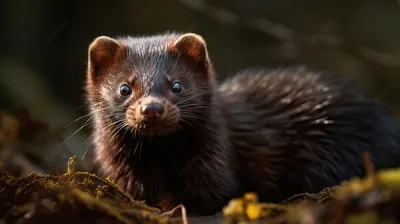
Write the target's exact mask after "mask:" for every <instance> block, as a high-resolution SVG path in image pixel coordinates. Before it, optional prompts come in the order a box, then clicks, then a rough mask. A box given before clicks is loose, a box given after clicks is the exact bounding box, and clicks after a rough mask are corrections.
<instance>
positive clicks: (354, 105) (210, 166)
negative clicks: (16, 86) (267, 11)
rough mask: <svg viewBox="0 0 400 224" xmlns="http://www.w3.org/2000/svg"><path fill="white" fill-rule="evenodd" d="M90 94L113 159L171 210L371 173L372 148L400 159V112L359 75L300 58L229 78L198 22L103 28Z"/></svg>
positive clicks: (103, 162) (138, 194)
mask: <svg viewBox="0 0 400 224" xmlns="http://www.w3.org/2000/svg"><path fill="white" fill-rule="evenodd" d="M86 94H87V100H88V103H89V111H90V114H91V115H92V116H93V126H92V132H93V135H94V138H93V139H94V140H93V146H94V150H95V154H96V161H97V162H98V164H99V165H100V167H101V169H102V171H103V172H104V174H106V175H108V176H110V178H111V179H112V180H113V181H115V182H116V183H117V185H118V187H119V188H120V189H121V190H122V191H124V192H126V193H127V194H129V195H131V196H132V197H133V198H134V199H136V200H145V201H146V203H147V204H148V205H150V206H155V207H159V208H160V209H161V211H168V210H170V209H172V208H173V207H175V206H177V205H179V204H183V205H184V206H185V207H186V208H187V210H188V212H189V213H190V214H197V215H209V214H214V213H216V212H218V211H221V209H222V207H223V206H225V205H226V204H227V203H228V202H229V200H230V199H232V198H234V197H239V196H241V195H242V194H243V193H245V192H250V191H251V192H255V193H257V194H258V195H259V197H260V199H261V200H262V201H269V202H279V201H281V200H284V199H286V198H288V197H290V196H292V195H294V194H297V193H303V192H317V191H319V190H322V189H323V188H325V187H329V186H333V185H336V184H339V183H340V182H341V181H343V180H347V179H349V178H351V177H354V176H361V175H364V166H363V163H362V160H361V155H362V154H363V153H364V152H368V153H369V154H370V155H371V157H372V159H373V162H374V164H375V166H376V168H377V169H382V168H388V167H395V166H398V165H399V163H400V160H399V155H400V135H399V133H400V132H399V130H398V127H397V124H396V123H395V121H394V119H393V118H392V117H391V116H390V115H389V114H388V112H387V111H386V109H385V107H384V106H383V105H380V104H379V103H378V102H377V101H374V100H373V98H372V96H370V95H368V93H367V91H365V90H363V89H362V88H361V87H359V86H358V85H357V84H356V83H354V82H353V81H351V80H348V79H346V78H344V77H339V76H338V75H336V74H331V73H329V72H325V71H324V72H317V71H313V70H311V69H309V68H306V67H305V66H291V67H286V68H280V69H257V70H256V69H247V70H243V71H242V72H239V73H238V74H236V75H234V76H233V77H231V78H228V79H227V80H225V81H222V82H221V83H219V82H218V81H217V77H216V74H215V69H214V66H213V64H212V61H211V59H210V56H209V54H208V49H207V46H206V42H205V40H204V38H203V37H202V36H200V35H198V34H194V33H175V32H174V33H162V34H155V35H150V36H124V37H116V38H111V37H107V36H100V37H97V38H96V39H95V40H94V41H93V42H92V43H91V44H90V46H89V49H88V70H87V80H86Z"/></svg>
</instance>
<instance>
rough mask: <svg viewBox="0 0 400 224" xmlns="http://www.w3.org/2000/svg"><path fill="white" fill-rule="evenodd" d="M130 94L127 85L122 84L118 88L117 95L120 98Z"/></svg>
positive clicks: (130, 91)
mask: <svg viewBox="0 0 400 224" xmlns="http://www.w3.org/2000/svg"><path fill="white" fill-rule="evenodd" d="M131 93H132V90H131V87H129V86H128V85H127V84H123V85H122V86H121V87H119V94H120V95H121V96H129V95H130V94H131Z"/></svg>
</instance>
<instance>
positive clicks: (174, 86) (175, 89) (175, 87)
mask: <svg viewBox="0 0 400 224" xmlns="http://www.w3.org/2000/svg"><path fill="white" fill-rule="evenodd" d="M171 92H173V93H175V94H179V93H182V92H183V86H182V85H181V83H179V82H174V83H173V84H172V88H171Z"/></svg>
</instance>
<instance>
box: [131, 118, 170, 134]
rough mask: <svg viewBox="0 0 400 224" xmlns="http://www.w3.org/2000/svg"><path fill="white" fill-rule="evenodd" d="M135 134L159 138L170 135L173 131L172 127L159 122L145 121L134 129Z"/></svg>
mask: <svg viewBox="0 0 400 224" xmlns="http://www.w3.org/2000/svg"><path fill="white" fill-rule="evenodd" d="M134 130H135V133H136V134H140V135H145V136H161V135H167V134H170V133H171V132H173V131H174V130H175V128H174V125H172V124H167V123H164V122H161V121H160V120H145V121H143V122H142V123H141V124H140V125H138V126H137V127H136V128H134Z"/></svg>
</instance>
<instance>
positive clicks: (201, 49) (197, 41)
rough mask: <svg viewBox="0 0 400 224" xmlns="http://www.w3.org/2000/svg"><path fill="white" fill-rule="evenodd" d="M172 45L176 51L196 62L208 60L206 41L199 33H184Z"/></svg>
mask: <svg viewBox="0 0 400 224" xmlns="http://www.w3.org/2000/svg"><path fill="white" fill-rule="evenodd" d="M170 47H171V48H172V50H173V51H174V52H177V53H180V54H181V55H183V56H186V57H187V58H189V59H191V60H193V61H194V62H197V63H203V62H207V61H208V53H207V46H206V42H205V41H204V39H203V37H201V36H200V35H198V34H195V33H186V34H183V35H182V36H180V37H179V38H178V39H177V40H175V41H174V42H173V43H172V45H171V46H170Z"/></svg>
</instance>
